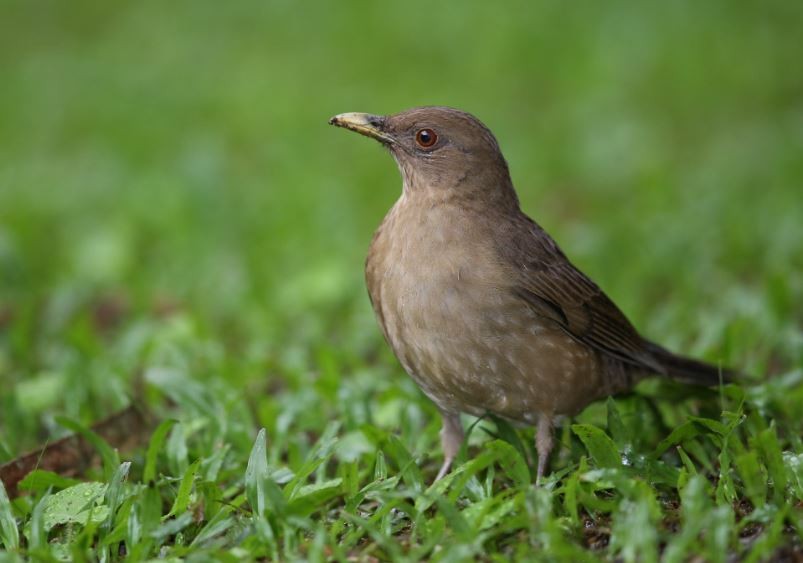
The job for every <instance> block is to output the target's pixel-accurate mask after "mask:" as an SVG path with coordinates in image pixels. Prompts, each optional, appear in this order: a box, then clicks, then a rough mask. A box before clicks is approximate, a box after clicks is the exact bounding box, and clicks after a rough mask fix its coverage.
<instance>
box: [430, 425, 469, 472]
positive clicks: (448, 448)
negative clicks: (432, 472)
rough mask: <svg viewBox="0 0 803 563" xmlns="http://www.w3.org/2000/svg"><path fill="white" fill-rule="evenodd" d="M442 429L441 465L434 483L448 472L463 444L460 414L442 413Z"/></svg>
mask: <svg viewBox="0 0 803 563" xmlns="http://www.w3.org/2000/svg"><path fill="white" fill-rule="evenodd" d="M441 418H442V419H443V427H442V428H441V448H442V449H443V458H444V459H443V465H441V469H440V471H438V476H437V477H435V481H440V480H441V479H442V478H443V476H444V475H446V474H447V473H448V472H449V468H450V467H451V466H452V462H453V461H454V458H455V457H456V456H457V452H459V451H460V445H461V444H462V443H463V425H462V424H461V423H460V413H453V412H443V411H441Z"/></svg>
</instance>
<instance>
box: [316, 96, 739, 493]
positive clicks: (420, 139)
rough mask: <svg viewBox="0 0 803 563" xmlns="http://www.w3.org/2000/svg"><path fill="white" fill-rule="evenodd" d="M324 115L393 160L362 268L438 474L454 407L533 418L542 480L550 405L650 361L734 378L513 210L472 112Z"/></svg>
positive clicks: (634, 372)
mask: <svg viewBox="0 0 803 563" xmlns="http://www.w3.org/2000/svg"><path fill="white" fill-rule="evenodd" d="M329 123H331V124H332V125H336V126H338V127H344V128H346V129H351V130H352V131H356V132H358V133H361V134H363V135H366V136H368V137H372V138H374V139H376V140H378V141H379V142H380V143H382V144H383V145H384V146H385V147H386V148H387V149H388V150H389V151H390V153H391V155H393V158H394V159H395V160H396V163H397V164H398V166H399V170H400V171H401V175H402V179H403V191H402V195H401V197H400V198H399V200H398V201H397V202H396V204H395V205H394V206H393V208H391V210H390V211H389V212H388V214H387V216H386V217H385V219H384V221H382V224H381V225H380V226H379V229H378V230H377V231H376V233H375V234H374V238H373V241H372V243H371V247H370V250H369V252H368V259H367V261H366V266H365V279H366V283H367V286H368V294H369V295H370V298H371V304H372V305H373V308H374V312H375V313H376V317H377V319H378V321H379V325H380V326H381V327H382V332H383V333H384V335H385V339H386V340H387V342H388V344H390V347H391V348H392V349H393V352H394V353H395V354H396V357H397V358H398V359H399V361H400V362H401V364H402V366H403V367H404V369H405V370H406V371H407V373H408V374H410V376H411V377H412V378H413V379H414V380H415V382H416V383H417V384H418V385H419V386H420V387H421V389H422V390H423V391H424V393H425V394H426V395H427V396H428V397H429V398H430V399H431V400H432V401H434V403H435V404H436V405H437V407H438V410H439V411H440V413H441V416H442V418H443V428H442V430H441V444H442V447H443V452H444V456H445V460H444V462H443V465H442V467H441V469H440V471H439V472H438V476H437V477H436V480H437V479H440V478H441V477H443V476H444V475H445V474H446V473H447V472H448V471H449V468H450V466H451V463H452V461H453V460H454V458H455V456H456V455H457V452H458V450H459V449H460V445H461V443H462V440H463V428H462V426H461V423H460V413H461V412H467V413H470V414H473V415H475V416H482V415H484V414H486V413H493V414H495V415H498V416H500V417H503V418H505V419H509V420H511V421H514V422H519V423H525V424H537V425H538V431H537V435H536V440H535V443H536V449H537V452H538V473H537V476H538V479H539V480H540V478H541V477H542V476H543V474H544V471H545V469H546V464H547V459H548V458H549V454H550V451H551V450H552V445H553V437H552V434H553V430H552V429H553V424H554V421H555V418H556V417H559V416H561V415H574V414H576V413H578V412H579V411H581V410H582V409H583V408H584V407H586V406H587V405H588V404H589V403H591V402H592V401H594V400H597V399H599V398H601V397H605V396H608V395H612V394H614V393H618V392H621V391H625V390H627V389H629V388H631V387H632V386H633V385H634V384H635V383H636V382H637V381H639V380H640V379H642V378H644V377H647V376H649V375H653V374H659V375H663V376H668V377H671V378H674V379H678V380H682V381H685V382H689V383H694V384H699V385H716V384H718V383H720V382H721V381H726V380H728V379H729V378H730V375H731V374H730V373H729V372H728V371H727V370H722V369H719V368H717V367H715V366H712V365H709V364H706V363H703V362H700V361H697V360H693V359H690V358H684V357H682V356H678V355H675V354H673V353H672V352H669V351H668V350H666V349H664V348H662V347H661V346H659V345H657V344H654V343H653V342H650V341H649V340H647V339H645V338H643V337H642V336H640V335H639V333H638V332H637V331H636V329H635V328H633V325H632V324H630V322H629V321H628V320H627V318H626V317H625V316H624V314H623V313H622V312H621V311H620V310H619V309H618V308H617V307H616V305H615V304H614V303H613V302H612V301H611V300H610V299H609V298H608V297H607V296H606V295H605V294H604V293H603V292H602V290H600V288H599V287H598V286H597V284H595V283H594V282H593V281H591V279H590V278H589V277H588V276H586V275H585V274H583V273H582V272H581V271H580V270H578V269H577V268H575V267H574V266H573V265H572V263H571V262H569V260H568V259H567V258H566V256H565V255H564V254H563V252H562V251H561V249H560V248H558V245H557V244H556V243H555V241H554V240H552V238H551V237H550V236H549V235H548V234H547V233H546V232H544V230H543V229H542V228H541V227H539V226H538V225H537V224H536V223H535V222H534V221H533V220H532V219H530V218H529V217H527V215H525V214H524V213H523V212H522V211H521V209H520V207H519V200H518V197H517V196H516V191H515V190H514V188H513V184H512V182H511V180H510V174H509V172H508V166H507V163H506V162H505V159H504V157H503V156H502V153H501V151H500V149H499V145H498V144H497V142H496V139H495V138H494V136H493V134H492V133H491V131H490V130H489V129H488V128H487V127H485V125H483V124H482V123H481V122H480V121H479V120H478V119H477V118H475V117H474V116H472V115H470V114H468V113H465V112H462V111H458V110H455V109H451V108H447V107H422V108H415V109H411V110H408V111H404V112H402V113H398V114H396V115H389V116H376V115H369V114H365V113H344V114H340V115H337V116H335V117H333V118H332V119H331V120H330V121H329Z"/></svg>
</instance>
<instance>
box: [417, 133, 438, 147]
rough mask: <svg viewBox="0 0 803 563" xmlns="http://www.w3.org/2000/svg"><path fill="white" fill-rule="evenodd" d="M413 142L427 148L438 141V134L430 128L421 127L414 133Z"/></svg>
mask: <svg viewBox="0 0 803 563" xmlns="http://www.w3.org/2000/svg"><path fill="white" fill-rule="evenodd" d="M415 142H416V143H418V146H420V147H423V148H425V149H428V148H429V147H431V146H432V145H434V144H435V143H436V142H438V135H436V134H435V131H433V130H432V129H421V130H419V131H418V133H416V134H415Z"/></svg>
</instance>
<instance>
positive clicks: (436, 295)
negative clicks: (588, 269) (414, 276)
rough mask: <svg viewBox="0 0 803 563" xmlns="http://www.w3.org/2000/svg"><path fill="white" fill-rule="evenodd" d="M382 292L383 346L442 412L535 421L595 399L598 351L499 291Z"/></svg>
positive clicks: (472, 286) (463, 285)
mask: <svg viewBox="0 0 803 563" xmlns="http://www.w3.org/2000/svg"><path fill="white" fill-rule="evenodd" d="M382 293H383V299H382V304H381V307H382V309H383V314H382V316H383V318H384V324H385V331H386V335H387V338H388V341H389V342H390V344H391V346H392V348H393V349H394V351H395V352H396V355H397V357H398V358H399V360H400V361H401V363H402V365H403V366H404V367H405V369H406V370H407V372H408V373H409V374H410V375H411V376H412V377H413V378H414V379H415V381H416V382H417V383H418V384H419V386H420V387H421V388H422V389H423V390H424V392H425V393H426V394H427V395H428V396H429V397H430V398H431V399H432V400H433V401H435V403H436V404H438V405H439V406H440V407H441V408H442V409H445V410H451V411H465V412H470V413H473V414H477V415H480V414H484V413H485V412H493V413H495V414H499V415H501V416H505V417H507V418H510V419H513V420H521V421H524V422H534V421H535V419H536V418H537V416H538V414H539V413H551V414H573V413H575V412H577V411H578V410H580V409H581V408H582V407H584V406H585V405H586V404H587V403H588V402H590V401H591V400H593V399H594V398H596V393H595V390H597V389H599V373H598V372H599V369H598V360H599V358H598V356H597V354H596V353H595V352H594V351H593V350H591V349H589V348H588V347H586V346H585V345H583V344H580V343H578V342H577V341H575V340H574V339H573V338H572V337H570V336H569V335H567V334H566V333H565V332H564V331H563V330H561V329H560V328H559V327H557V325H555V324H554V323H553V322H552V321H550V320H548V319H544V318H542V317H539V316H537V315H536V314H535V313H534V312H532V311H531V310H530V309H529V308H528V307H527V306H526V305H525V304H524V303H523V302H521V301H520V300H518V299H516V298H515V297H514V296H513V295H512V294H510V293H509V292H507V291H505V290H504V289H501V288H497V287H493V286H489V285H486V284H478V283H471V281H469V280H457V279H456V278H454V279H450V280H443V279H440V280H415V282H414V283H410V284H409V285H407V286H404V285H403V284H400V283H394V281H392V280H388V283H387V284H386V287H385V288H384V290H383V292H382ZM586 389H587V391H585V390H586Z"/></svg>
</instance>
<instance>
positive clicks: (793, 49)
mask: <svg viewBox="0 0 803 563" xmlns="http://www.w3.org/2000/svg"><path fill="white" fill-rule="evenodd" d="M801 12H803V10H801V8H800V7H799V6H797V5H796V4H795V3H790V2H781V1H777V2H776V1H770V2H764V3H755V4H753V5H749V4H734V3H729V2H724V1H714V2H708V3H703V4H701V3H694V2H688V1H682V2H673V3H667V4H655V5H648V4H634V3H625V2H618V1H615V2H613V3H592V2H581V3H580V4H573V5H571V6H568V5H566V4H565V3H561V2H556V1H555V2H535V3H525V2H519V3H515V4H514V5H510V6H507V7H503V6H502V5H501V4H500V5H497V4H493V3H488V2H479V1H468V2H463V3H460V4H459V5H458V4H452V5H447V4H445V3H427V2H423V1H419V0H414V1H413V2H404V3H398V4H393V5H384V4H379V3H376V4H368V3H362V2H346V1H344V2H337V3H330V4H321V5H319V6H314V7H313V6H309V5H306V6H301V5H298V6H296V5H294V4H291V3H282V2H271V3H268V2H242V3H236V4H231V5H229V4H222V3H212V2H189V1H180V2H174V3H169V4H165V3H157V2H152V1H143V2H124V3H108V4H104V3H92V2H88V1H87V2H83V1H79V2H70V3H63V2H55V1H52V2H47V1H43V2H35V3H32V2H23V1H21V0H20V1H17V0H12V1H11V2H6V5H5V7H4V10H3V16H2V18H0V463H2V462H5V461H8V460H9V459H12V458H14V457H16V456H18V455H20V454H22V453H24V452H25V451H27V450H29V449H31V448H33V447H36V446H37V445H40V444H43V443H45V442H47V441H52V440H54V439H56V438H59V437H61V436H64V435H66V434H68V433H70V432H72V431H74V430H75V429H76V428H78V429H84V428H86V427H89V426H90V425H91V424H92V423H94V422H95V421H97V420H99V419H101V418H102V417H104V416H106V415H109V414H111V413H113V412H115V411H117V410H119V409H121V408H124V407H125V406H126V405H128V404H130V403H131V402H132V401H136V402H137V403H138V404H140V405H142V406H143V407H144V408H146V409H147V410H149V411H150V412H152V413H154V414H155V416H156V419H157V422H161V424H162V425H161V426H159V429H158V430H156V431H155V432H154V434H153V438H152V439H151V440H150V441H149V444H148V445H147V446H145V447H143V448H139V449H136V450H134V451H132V452H115V451H113V450H112V449H110V448H109V447H108V446H107V445H106V444H104V443H103V442H102V441H96V447H97V449H98V450H99V453H100V454H101V455H100V458H101V459H102V463H101V464H100V465H99V466H98V467H96V468H94V469H92V470H90V471H89V472H88V473H86V474H82V475H80V476H78V477H77V481H76V480H72V479H69V478H66V477H59V478H56V477H55V476H53V475H48V474H43V473H39V474H37V475H35V476H34V477H35V478H31V479H29V480H28V482H27V485H28V489H29V492H30V494H28V495H26V496H21V497H18V498H16V499H14V500H8V499H7V498H6V496H5V494H3V493H2V492H0V548H2V549H5V550H6V551H5V552H3V553H0V560H2V561H15V560H21V559H25V558H30V559H32V560H52V559H53V558H59V557H64V558H66V557H72V558H73V559H75V560H77V561H81V560H88V561H92V560H104V561H110V560H120V559H123V558H124V557H123V555H122V554H124V553H125V554H127V560H130V561H139V560H147V559H153V558H157V557H164V558H173V559H174V560H178V559H186V560H191V561H203V560H208V559H210V558H216V559H220V560H231V561H233V560H240V559H273V560H276V559H281V560H297V559H308V560H311V561H315V560H321V559H330V558H331V559H337V560H346V559H348V558H352V557H356V558H357V559H370V558H378V559H383V560H384V559H397V560H410V561H418V560H421V559H433V560H445V561H455V560H465V559H471V558H480V559H484V560H494V561H506V560H509V559H526V560H544V561H556V560H566V561H581V560H605V559H617V558H618V559H622V560H625V561H655V560H658V559H659V558H662V559H665V560H667V561H687V560H689V559H691V558H693V557H700V558H702V559H703V560H708V561H726V560H731V559H732V558H735V559H742V560H746V561H761V560H767V559H772V558H781V557H784V556H786V557H794V556H797V557H799V556H800V550H801V548H800V538H801V537H803V519H801V510H800V507H801V501H803V443H802V440H801V436H802V435H803V423H802V422H801V418H800V412H801V411H803V385H801V380H803V330H801V327H802V326H803V308H801V303H803V203H802V202H803V191H801V186H803V101H801V100H803V98H802V97H801V92H803V75H801V73H800V72H799V62H800V61H799V58H800V55H799V53H801V52H803V40H801V34H800V30H801V29H803V27H802V26H803V13H801ZM433 103H434V104H447V105H452V106H456V107H460V108H463V109H466V110H469V111H471V112H473V113H476V114H477V115H478V116H479V117H480V118H482V119H483V120H484V121H485V122H486V123H487V124H488V125H489V126H490V127H491V128H492V129H493V130H494V131H495V132H496V134H497V136H498V138H499V141H500V144H501V145H502V148H503V150H504V152H505V154H506V156H507V158H508V161H509V163H510V166H511V170H512V174H513V179H514V182H515V183H516V185H517V187H518V189H519V192H520V195H521V199H522V202H523V206H524V208H525V210H526V211H527V212H528V213H529V214H530V215H532V216H533V217H534V218H535V219H536V220H538V221H539V222H540V223H541V224H542V225H543V226H544V227H545V228H546V229H547V230H548V231H550V232H551V233H552V234H553V235H554V236H555V237H556V238H557V239H558V241H559V242H560V243H561V245H562V246H563V248H564V250H565V251H566V252H567V254H569V256H570V257H571V258H572V259H573V260H574V261H575V262H576V263H577V264H578V265H579V266H580V267H581V268H582V269H583V270H585V271H586V272H587V273H589V274H590V275H591V276H592V277H593V278H595V279H596V280H597V281H598V282H599V283H600V284H601V285H602V286H603V288H604V289H605V290H606V291H607V292H608V293H609V294H610V295H611V297H612V298H613V299H614V300H615V301H616V302H617V303H619V304H620V306H621V307H622V308H623V309H624V310H625V312H626V313H627V314H628V315H629V317H630V318H631V319H632V320H633V321H634V323H635V324H636V325H637V326H638V327H639V328H640V329H641V330H642V331H643V332H644V333H645V334H646V335H647V336H649V337H650V338H653V339H655V340H657V341H659V342H662V343H663V344H665V345H667V346H668V347H671V348H673V349H677V350H682V351H685V352H687V353H690V354H695V355H697V356H700V357H704V358H706V359H708V360H710V361H714V362H718V361H721V362H723V363H724V364H729V365H733V366H736V367H738V368H741V369H742V370H744V371H746V372H748V373H750V374H751V377H750V379H749V380H748V381H746V382H744V384H740V385H733V386H728V387H726V388H724V389H722V390H721V391H712V392H710V393H707V394H704V395H699V394H697V395H695V394H690V393H688V392H687V390H685V389H684V388H682V387H679V386H674V385H669V384H663V383H660V382H655V381H652V382H645V383H644V384H642V385H641V386H640V387H639V389H638V390H637V392H636V393H634V394H632V395H629V396H627V397H622V398H617V399H616V400H615V401H610V402H608V403H607V404H606V403H605V402H601V403H599V404H595V405H592V406H591V407H590V408H588V409H587V410H586V411H585V412H584V413H582V414H581V415H580V416H579V417H577V418H576V419H574V420H571V421H567V422H566V424H565V425H564V426H563V428H562V429H561V430H559V435H558V437H559V444H560V447H559V448H557V452H556V455H555V456H554V459H553V463H552V470H553V472H552V474H551V476H550V477H549V478H547V479H546V482H545V484H544V485H543V486H541V487H539V488H536V487H534V486H533V485H532V484H531V482H532V477H533V465H532V462H533V461H534V459H535V458H534V452H533V448H532V439H533V434H532V430H531V429H522V430H514V429H512V428H509V427H508V426H507V425H505V424H503V423H500V422H494V421H492V420H481V421H479V422H477V421H476V420H473V419H469V418H466V419H465V420H464V423H465V424H466V426H467V427H468V426H469V425H473V426H472V430H471V433H470V438H469V440H468V444H467V451H465V452H464V453H463V454H462V456H461V458H460V460H459V463H457V466H456V470H455V471H454V472H453V473H452V474H451V475H450V476H449V477H448V478H447V479H444V480H443V481H441V482H439V483H438V484H436V485H435V486H430V483H431V481H432V479H433V477H434V475H435V473H436V471H437V468H438V466H439V464H440V462H441V460H442V458H441V454H440V451H439V450H440V448H439V441H438V429H439V420H438V417H437V413H436V411H435V409H434V407H433V406H432V405H431V404H430V403H429V402H428V401H427V400H426V399H425V398H424V397H423V395H422V394H421V393H420V392H419V391H418V390H417V388H416V387H415V385H414V384H413V383H412V382H411V381H410V380H408V378H407V377H406V376H405V375H404V373H403V371H402V369H401V368H400V367H399V365H398V364H397V363H396V361H395V359H394V358H393V357H392V355H391V354H390V352H389V351H388V349H387V348H386V346H385V345H384V343H383V342H382V339H381V335H380V333H379V331H378V329H377V327H376V326H375V322H374V320H373V318H372V313H371V311H370V307H369V305H368V302H367V298H366V297H365V291H364V287H363V282H362V262H363V258H364V254H365V251H366V248H367V245H368V241H369V240H370V236H371V233H372V231H373V229H374V228H375V226H376V225H377V224H378V223H379V221H380V220H381V217H382V215H383V213H384V212H385V210H386V209H387V208H388V207H390V205H391V204H392V202H393V201H394V199H395V198H396V197H397V195H398V193H399V189H400V180H399V178H398V174H397V172H396V170H395V167H394V165H393V163H392V162H391V160H390V159H389V158H388V157H387V155H386V154H384V153H383V151H381V150H380V149H378V148H377V147H376V146H374V145H373V144H372V143H370V142H369V141H367V140H365V139H360V138H358V137H356V136H353V135H348V134H346V133H344V132H343V131H339V130H335V129H334V128H331V127H328V126H327V125H326V120H327V119H328V118H329V117H330V116H331V115H333V114H336V113H340V112H344V111H370V112H375V113H383V112H394V111H398V110H401V109H404V108H407V107H410V106H414V105H420V104H433ZM168 421H173V422H168ZM260 428H264V429H265V431H264V432H260V431H259V429H260ZM71 429H72V430H71ZM528 463H529V465H528ZM79 482H80V484H79Z"/></svg>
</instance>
